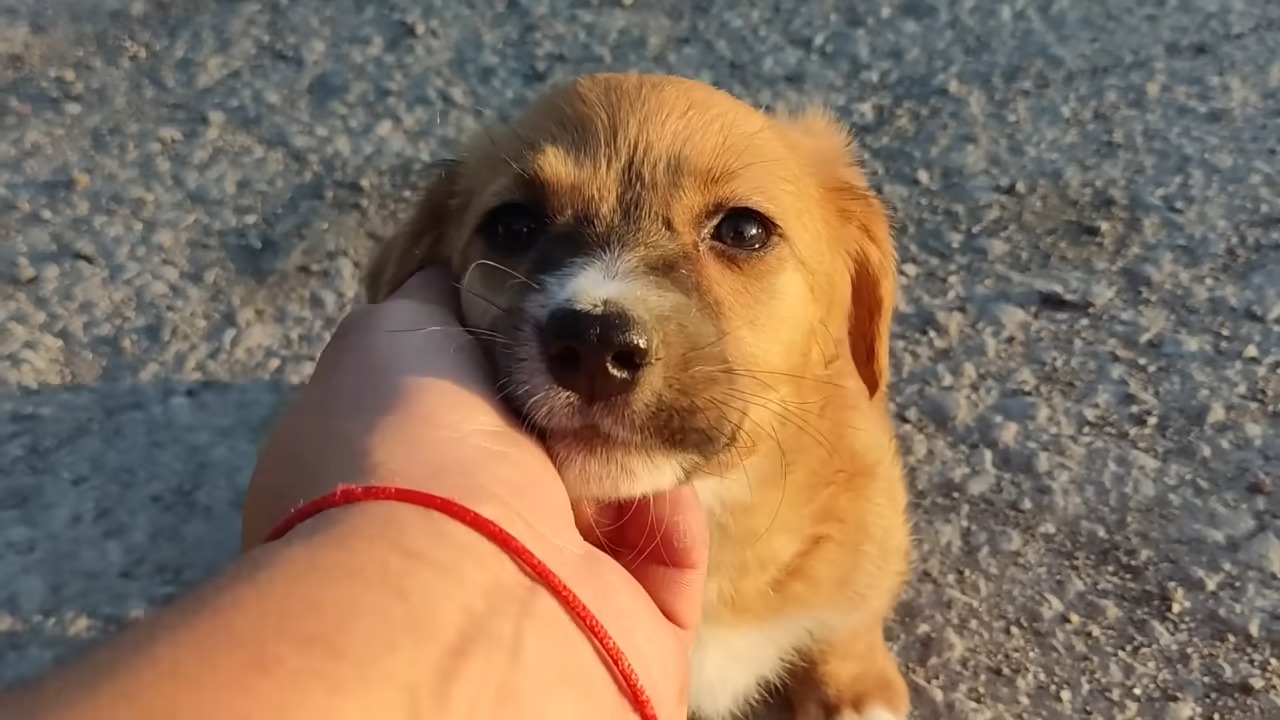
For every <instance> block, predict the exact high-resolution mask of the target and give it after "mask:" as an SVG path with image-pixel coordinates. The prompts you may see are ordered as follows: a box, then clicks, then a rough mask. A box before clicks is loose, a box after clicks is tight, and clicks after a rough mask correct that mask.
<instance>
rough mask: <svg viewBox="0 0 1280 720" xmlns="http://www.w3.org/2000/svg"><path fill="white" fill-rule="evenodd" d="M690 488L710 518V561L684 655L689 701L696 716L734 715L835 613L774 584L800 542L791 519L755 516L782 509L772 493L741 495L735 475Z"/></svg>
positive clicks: (712, 719)
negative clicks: (699, 613) (699, 618)
mask: <svg viewBox="0 0 1280 720" xmlns="http://www.w3.org/2000/svg"><path fill="white" fill-rule="evenodd" d="M695 487H696V488H697V489H698V493H699V496H700V497H701V498H702V501H703V504H704V507H706V509H707V512H708V515H709V520H710V522H711V525H712V565H711V568H710V573H709V574H708V577H707V584H706V590H705V593H704V598H703V600H704V602H703V624H702V626H701V627H700V628H699V630H698V632H697V635H696V636H695V638H694V644H693V649H692V653H691V656H690V666H691V667H690V702H691V705H692V709H693V710H694V712H695V716H696V717H697V718H698V719H699V720H704V719H706V720H719V719H721V718H729V717H734V716H735V715H734V713H735V712H736V711H737V710H738V709H740V708H741V707H742V706H743V704H744V703H746V702H748V701H750V699H751V698H752V697H754V696H756V695H757V694H758V692H759V691H760V689H761V688H762V687H764V686H765V685H767V684H769V683H770V682H772V681H775V680H778V679H780V678H781V677H782V676H783V675H784V674H785V672H786V671H787V669H788V668H789V667H790V666H791V665H793V664H795V663H796V662H798V661H801V660H802V659H803V656H804V654H805V652H806V651H807V650H808V649H809V647H810V646H811V645H812V644H813V642H814V640H815V639H816V638H817V637H819V636H820V635H821V634H822V633H823V631H824V629H825V628H827V627H829V626H830V624H831V623H832V622H833V618H832V617H831V614H830V613H828V612H827V611H825V609H815V607H814V605H812V604H809V603H805V604H804V606H801V604H800V603H794V604H793V603H790V602H788V600H787V598H786V597H785V595H787V594H788V593H782V594H779V593H778V592H776V589H775V588H774V587H773V586H772V582H771V581H772V580H774V579H775V578H776V577H777V576H778V574H779V573H780V572H782V571H783V570H784V569H785V567H786V565H787V563H788V561H790V560H792V559H793V558H794V557H795V556H796V553H798V552H799V551H800V549H801V547H802V546H803V538H801V537H798V536H797V534H796V533H791V532H787V529H788V528H789V527H790V526H792V525H793V523H792V522H783V523H782V525H778V524H777V521H778V520H779V518H777V517H773V518H772V519H771V520H769V519H767V518H766V519H760V518H761V517H763V516H765V515H769V516H772V515H774V514H775V513H777V512H780V511H781V510H779V509H778V507H777V502H776V498H772V497H767V496H766V494H765V493H759V494H757V495H756V496H753V497H751V496H747V495H744V494H743V487H745V486H744V485H743V484H737V483H734V479H729V480H728V481H727V482H726V479H724V478H718V477H717V478H714V479H712V478H708V479H706V480H705V481H701V482H700V481H695ZM757 490H758V488H757ZM793 511H794V509H793ZM782 519H783V520H795V519H794V518H782ZM771 524H772V526H771ZM757 525H758V526H760V527H756V526H757ZM774 530H778V532H774Z"/></svg>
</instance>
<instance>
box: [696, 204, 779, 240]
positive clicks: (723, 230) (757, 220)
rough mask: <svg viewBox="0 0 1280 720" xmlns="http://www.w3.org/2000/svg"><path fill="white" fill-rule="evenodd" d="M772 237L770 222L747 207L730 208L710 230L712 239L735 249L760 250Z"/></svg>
mask: <svg viewBox="0 0 1280 720" xmlns="http://www.w3.org/2000/svg"><path fill="white" fill-rule="evenodd" d="M772 238H773V227H772V224H771V223H770V222H769V221H768V220H767V219H765V217H764V216H763V215H761V214H760V213H758V212H756V211H755V210H751V209H749V208H731V209H730V210H729V211H728V212H726V213H725V214H724V215H722V216H721V217H720V221H719V222H717V223H716V226H715V227H714V228H712V230H711V239H712V240H715V241H716V242H718V243H720V244H721V245H725V246H727V247H731V248H733V249H735V250H760V249H761V248H763V247H764V246H765V245H768V244H769V241H770V240H771V239H772Z"/></svg>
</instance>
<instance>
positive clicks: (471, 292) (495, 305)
mask: <svg viewBox="0 0 1280 720" xmlns="http://www.w3.org/2000/svg"><path fill="white" fill-rule="evenodd" d="M454 286H455V287H457V288H458V289H459V290H461V291H463V292H465V293H467V294H468V295H471V296H473V297H475V298H477V299H479V300H480V301H481V302H484V303H487V304H489V305H490V306H492V307H493V309H495V310H497V311H498V312H500V313H502V314H504V315H505V314H506V313H508V312H510V311H509V310H507V309H506V308H504V307H502V306H501V305H499V304H498V303H496V302H494V301H492V300H490V299H489V298H487V297H485V296H484V295H481V294H480V293H478V292H476V291H475V290H472V289H471V288H469V287H466V286H465V285H463V284H461V283H454Z"/></svg>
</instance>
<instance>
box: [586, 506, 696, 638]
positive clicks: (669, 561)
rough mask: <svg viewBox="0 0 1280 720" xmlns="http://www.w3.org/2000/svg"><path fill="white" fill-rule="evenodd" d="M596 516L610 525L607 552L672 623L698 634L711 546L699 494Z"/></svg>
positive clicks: (614, 509)
mask: <svg viewBox="0 0 1280 720" xmlns="http://www.w3.org/2000/svg"><path fill="white" fill-rule="evenodd" d="M601 515H603V516H604V517H603V518H601ZM596 516H597V518H600V519H603V520H604V521H605V523H606V524H605V525H604V526H603V527H605V528H607V529H606V530H604V531H603V532H602V534H603V535H604V536H606V537H605V538H603V539H604V540H605V542H604V543H603V545H604V549H605V550H606V552H608V553H609V554H610V555H611V556H612V557H613V559H614V560H615V561H616V562H617V563H618V564H620V565H622V566H623V567H624V568H626V569H627V571H628V572H630V573H631V575H632V576H633V577H634V578H635V579H636V581H637V582H639V583H640V585H641V587H643V588H644V589H645V592H647V593H648V594H649V597H650V598H652V599H653V602H654V604H655V605H657V606H658V609H659V610H661V611H662V614H663V615H665V616H666V617H667V619H668V620H670V621H671V622H672V623H674V624H675V625H676V626H678V627H680V628H681V629H683V630H686V631H692V630H693V629H694V628H695V627H696V626H697V624H698V619H699V618H700V617H701V615H702V588H703V585H704V583H705V581H706V574H707V552H708V545H709V538H708V534H707V522H706V516H705V515H704V514H703V510H702V503H701V502H699V500H698V495H697V493H696V492H694V490H693V488H692V487H690V486H687V485H686V486H681V487H677V488H675V489H673V490H669V491H666V492H662V493H658V494H656V495H651V496H648V497H643V498H639V499H636V500H628V501H624V502H619V503H614V504H611V505H610V506H608V507H605V508H599V509H597V515H596Z"/></svg>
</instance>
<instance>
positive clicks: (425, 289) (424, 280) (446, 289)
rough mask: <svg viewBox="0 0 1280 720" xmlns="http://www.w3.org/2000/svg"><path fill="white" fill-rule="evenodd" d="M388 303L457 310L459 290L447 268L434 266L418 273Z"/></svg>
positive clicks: (392, 295) (393, 294) (388, 299)
mask: <svg viewBox="0 0 1280 720" xmlns="http://www.w3.org/2000/svg"><path fill="white" fill-rule="evenodd" d="M387 302H388V303H392V302H411V303H416V304H421V305H432V306H435V307H441V308H446V309H448V310H449V311H450V312H453V311H456V310H457V304H458V288H457V285H455V284H454V282H453V275H452V274H451V273H450V272H449V270H448V269H447V268H444V267H440V266H432V267H429V268H426V269H423V270H420V271H418V273H417V274H415V275H414V276H413V277H411V278H409V279H408V280H406V281H405V283H404V284H403V285H401V286H400V288H399V289H398V290H396V291H395V292H394V293H392V294H391V297H389V298H387Z"/></svg>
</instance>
